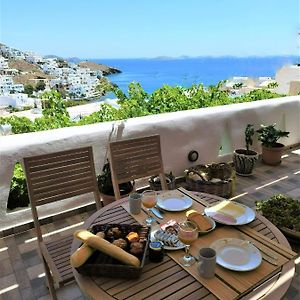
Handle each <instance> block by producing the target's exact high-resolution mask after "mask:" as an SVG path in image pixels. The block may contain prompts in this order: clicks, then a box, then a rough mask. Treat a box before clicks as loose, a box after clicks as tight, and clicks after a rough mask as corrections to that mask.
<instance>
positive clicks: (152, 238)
mask: <svg viewBox="0 0 300 300" xmlns="http://www.w3.org/2000/svg"><path fill="white" fill-rule="evenodd" d="M157 230H159V227H155V226H154V227H153V228H152V230H151V233H150V241H151V242H155V241H158V240H157V239H156V238H155V236H154V234H155V232H156V231H157ZM184 248H185V245H184V244H182V246H180V247H171V246H166V245H164V249H165V250H180V249H184Z"/></svg>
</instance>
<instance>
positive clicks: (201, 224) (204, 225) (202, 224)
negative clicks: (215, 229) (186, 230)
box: [187, 212, 212, 231]
mask: <svg viewBox="0 0 300 300" xmlns="http://www.w3.org/2000/svg"><path fill="white" fill-rule="evenodd" d="M187 219H188V220H189V221H192V222H194V223H196V225H197V227H198V230H199V231H208V230H210V229H211V228H212V225H211V223H210V222H209V221H208V219H207V218H205V217H204V216H202V215H201V214H199V213H197V212H193V213H190V214H189V215H188V217H187Z"/></svg>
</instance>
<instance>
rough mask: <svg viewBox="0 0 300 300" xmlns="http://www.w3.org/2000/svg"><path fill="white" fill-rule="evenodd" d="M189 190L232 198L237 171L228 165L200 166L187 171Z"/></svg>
mask: <svg viewBox="0 0 300 300" xmlns="http://www.w3.org/2000/svg"><path fill="white" fill-rule="evenodd" d="M185 174H186V177H185V178H186V183H187V189H189V190H191V191H197V192H203V193H208V194H213V195H217V196H220V197H224V198H230V197H232V196H233V194H234V189H235V171H234V170H233V168H232V167H231V165H230V164H228V163H218V164H208V165H198V166H195V167H191V168H190V169H188V170H186V171H185Z"/></svg>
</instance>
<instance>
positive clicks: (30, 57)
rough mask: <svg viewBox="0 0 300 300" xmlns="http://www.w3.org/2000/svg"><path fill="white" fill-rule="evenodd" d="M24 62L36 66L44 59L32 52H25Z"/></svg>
mask: <svg viewBox="0 0 300 300" xmlns="http://www.w3.org/2000/svg"><path fill="white" fill-rule="evenodd" d="M25 56H26V58H25V59H26V61H28V62H29V63H32V64H37V63H39V62H44V59H43V57H42V56H41V55H39V54H37V53H34V52H25Z"/></svg>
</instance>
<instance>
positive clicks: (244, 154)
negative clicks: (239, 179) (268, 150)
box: [233, 124, 258, 176]
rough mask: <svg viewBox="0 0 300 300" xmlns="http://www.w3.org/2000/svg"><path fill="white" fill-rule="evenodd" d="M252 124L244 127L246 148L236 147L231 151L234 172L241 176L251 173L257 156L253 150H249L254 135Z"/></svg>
mask: <svg viewBox="0 0 300 300" xmlns="http://www.w3.org/2000/svg"><path fill="white" fill-rule="evenodd" d="M254 132H255V131H254V126H253V124H247V126H246V129H245V145H246V149H244V148H241V149H236V150H235V151H234V152H233V164H234V168H235V170H236V173H237V174H238V175H241V176H249V175H251V174H252V171H253V168H254V166H255V163H256V161H257V158H258V154H257V152H256V151H254V150H250V146H251V145H252V144H253V135H254Z"/></svg>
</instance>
